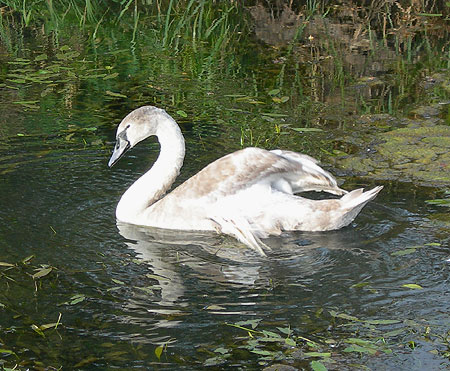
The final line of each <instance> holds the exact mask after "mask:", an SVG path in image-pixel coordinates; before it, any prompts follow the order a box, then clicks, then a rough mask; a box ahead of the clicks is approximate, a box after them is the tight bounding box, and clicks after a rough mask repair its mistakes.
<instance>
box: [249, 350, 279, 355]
mask: <svg viewBox="0 0 450 371" xmlns="http://www.w3.org/2000/svg"><path fill="white" fill-rule="evenodd" d="M250 352H252V353H255V354H259V355H261V356H271V355H273V354H275V352H269V351H268V350H262V349H251V350H250Z"/></svg>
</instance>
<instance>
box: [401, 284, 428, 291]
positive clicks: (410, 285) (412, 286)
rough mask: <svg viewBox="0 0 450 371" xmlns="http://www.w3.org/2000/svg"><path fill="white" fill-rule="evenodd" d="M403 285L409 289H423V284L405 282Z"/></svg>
mask: <svg viewBox="0 0 450 371" xmlns="http://www.w3.org/2000/svg"><path fill="white" fill-rule="evenodd" d="M402 286H403V287H406V288H408V289H413V290H421V289H423V287H422V286H420V285H417V284H416V283H406V284H404V285H402Z"/></svg>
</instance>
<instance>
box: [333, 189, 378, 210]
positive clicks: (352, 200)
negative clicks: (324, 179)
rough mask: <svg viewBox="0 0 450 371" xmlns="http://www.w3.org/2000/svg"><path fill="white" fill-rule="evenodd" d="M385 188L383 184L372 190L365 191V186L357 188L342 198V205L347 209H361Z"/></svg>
mask: <svg viewBox="0 0 450 371" xmlns="http://www.w3.org/2000/svg"><path fill="white" fill-rule="evenodd" d="M382 189H383V186H378V187H375V188H373V189H371V190H370V191H367V192H364V189H363V188H358V189H355V190H354V191H351V192H349V193H347V194H345V195H344V196H343V197H342V198H341V199H340V203H341V207H342V208H343V209H347V210H354V209H355V208H359V210H361V209H362V208H363V207H364V206H365V205H366V204H367V203H368V202H369V201H372V200H373V199H374V198H375V197H376V196H377V194H378V193H379V192H380V191H381V190H382Z"/></svg>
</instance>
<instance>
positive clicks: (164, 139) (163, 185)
mask: <svg viewBox="0 0 450 371" xmlns="http://www.w3.org/2000/svg"><path fill="white" fill-rule="evenodd" d="M156 136H157V137H158V141H159V143H160V153H159V156H158V159H157V160H156V162H155V163H154V164H153V166H152V167H151V168H150V169H149V170H148V171H147V172H146V173H145V174H144V175H142V176H141V177H140V178H139V179H138V180H136V181H135V182H134V183H133V184H132V185H131V187H130V188H128V190H127V191H126V192H125V193H124V194H123V196H122V198H121V199H120V201H119V204H118V205H117V210H116V216H117V219H119V220H120V221H123V222H127V223H133V224H144V222H145V220H143V217H144V212H145V211H146V210H147V209H148V208H149V207H150V206H151V205H152V204H154V203H155V202H157V201H158V200H159V199H160V198H161V197H163V196H164V194H165V193H166V192H167V190H168V189H169V188H170V187H171V185H172V184H173V182H174V181H175V179H176V177H177V176H178V174H179V173H180V169H181V167H182V166H183V160H184V154H185V144H184V138H183V135H182V134H181V130H180V128H179V126H178V125H177V123H176V122H175V121H174V120H173V119H172V118H171V117H170V116H168V117H166V118H164V120H161V122H160V124H159V125H158V129H157V132H156Z"/></svg>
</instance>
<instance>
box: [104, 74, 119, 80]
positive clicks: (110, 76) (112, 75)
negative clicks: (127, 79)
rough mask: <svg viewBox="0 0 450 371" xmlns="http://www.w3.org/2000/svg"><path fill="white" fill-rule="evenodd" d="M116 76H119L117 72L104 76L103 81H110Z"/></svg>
mask: <svg viewBox="0 0 450 371" xmlns="http://www.w3.org/2000/svg"><path fill="white" fill-rule="evenodd" d="M117 76H119V74H118V73H117V72H114V73H112V74H110V75H106V76H105V77H104V78H103V80H110V79H115V78H116V77H117Z"/></svg>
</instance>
